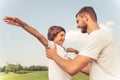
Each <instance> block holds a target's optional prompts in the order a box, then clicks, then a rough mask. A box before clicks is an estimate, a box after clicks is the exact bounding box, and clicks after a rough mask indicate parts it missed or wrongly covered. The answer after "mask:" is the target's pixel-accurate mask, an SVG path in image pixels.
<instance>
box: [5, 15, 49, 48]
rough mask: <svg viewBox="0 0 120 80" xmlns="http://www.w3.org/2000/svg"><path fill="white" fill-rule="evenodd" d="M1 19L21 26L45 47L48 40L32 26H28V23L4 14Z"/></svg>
mask: <svg viewBox="0 0 120 80" xmlns="http://www.w3.org/2000/svg"><path fill="white" fill-rule="evenodd" d="M3 20H4V22H6V23H7V24H10V25H14V26H21V27H22V28H23V29H24V30H26V31H27V32H29V33H30V34H32V35H33V36H35V37H36V38H37V39H38V40H39V41H40V42H41V43H42V44H43V45H44V46H45V47H46V48H47V46H48V40H47V39H46V38H45V37H44V36H43V35H42V34H40V33H39V32H38V31H37V30H36V29H34V28H33V27H31V26H29V25H28V24H26V23H25V22H23V21H22V20H20V19H18V18H16V17H11V16H6V17H4V19H3Z"/></svg>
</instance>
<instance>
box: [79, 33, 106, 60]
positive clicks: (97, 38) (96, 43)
mask: <svg viewBox="0 0 120 80" xmlns="http://www.w3.org/2000/svg"><path fill="white" fill-rule="evenodd" d="M107 41H108V37H107V35H104V34H91V35H90V36H89V37H88V40H87V42H86V43H85V46H84V47H83V49H82V50H81V51H80V53H79V54H80V55H84V56H87V57H90V58H93V59H97V58H98V57H99V54H100V53H101V51H102V49H104V47H105V45H106V44H107V43H106V42H107Z"/></svg>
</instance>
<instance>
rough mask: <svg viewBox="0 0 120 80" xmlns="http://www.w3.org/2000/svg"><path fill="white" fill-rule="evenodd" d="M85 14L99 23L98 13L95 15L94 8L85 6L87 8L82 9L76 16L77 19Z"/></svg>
mask: <svg viewBox="0 0 120 80" xmlns="http://www.w3.org/2000/svg"><path fill="white" fill-rule="evenodd" d="M84 13H86V14H89V15H90V17H91V18H92V19H93V20H94V21H96V22H97V15H96V13H95V11H94V9H93V8H92V7H90V6H85V7H83V8H81V9H80V11H79V12H78V13H77V14H76V17H77V16H78V15H81V16H82V15H83V14H84Z"/></svg>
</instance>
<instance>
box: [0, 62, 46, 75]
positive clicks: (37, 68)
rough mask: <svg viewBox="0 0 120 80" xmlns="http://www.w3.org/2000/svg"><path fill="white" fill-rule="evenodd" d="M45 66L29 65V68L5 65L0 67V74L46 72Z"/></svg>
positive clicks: (18, 65)
mask: <svg viewBox="0 0 120 80" xmlns="http://www.w3.org/2000/svg"><path fill="white" fill-rule="evenodd" d="M47 70H48V67H47V66H40V65H37V66H35V65H31V66H29V67H26V66H22V65H20V64H8V63H7V64H6V66H3V67H0V72H5V73H9V72H14V73H19V72H20V71H47Z"/></svg>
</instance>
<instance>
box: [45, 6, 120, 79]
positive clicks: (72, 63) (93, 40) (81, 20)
mask: <svg viewBox="0 0 120 80" xmlns="http://www.w3.org/2000/svg"><path fill="white" fill-rule="evenodd" d="M76 18H77V24H78V26H77V27H78V28H80V29H81V32H82V33H88V35H89V36H88V39H87V41H86V43H85V46H84V47H83V49H82V50H81V51H80V53H79V54H78V56H76V58H75V59H73V60H65V59H63V58H61V57H60V56H59V55H57V54H56V53H57V52H56V45H54V47H53V48H51V49H47V50H46V55H47V57H49V58H51V59H53V60H54V61H55V62H56V63H57V64H58V65H59V66H60V67H61V68H63V70H65V71H66V72H67V73H69V74H70V75H74V74H76V73H78V72H80V71H82V72H84V73H87V74H89V75H90V80H120V76H119V75H120V65H119V64H120V54H118V53H117V51H116V45H115V43H114V39H113V37H112V35H111V34H110V32H109V31H107V30H104V29H100V27H99V25H98V23H97V16H96V13H95V11H94V9H93V8H92V7H89V6H86V7H83V8H81V10H80V11H79V12H78V13H77V14H76Z"/></svg>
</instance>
